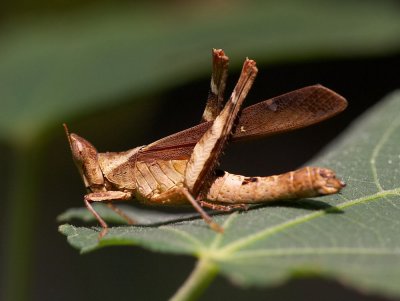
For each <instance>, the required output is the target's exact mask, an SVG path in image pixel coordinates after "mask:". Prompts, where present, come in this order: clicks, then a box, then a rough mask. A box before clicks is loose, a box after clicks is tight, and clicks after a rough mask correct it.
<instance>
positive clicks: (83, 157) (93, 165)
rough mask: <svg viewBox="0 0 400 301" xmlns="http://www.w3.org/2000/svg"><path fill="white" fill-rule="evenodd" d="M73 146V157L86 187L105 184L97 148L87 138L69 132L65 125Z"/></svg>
mask: <svg viewBox="0 0 400 301" xmlns="http://www.w3.org/2000/svg"><path fill="white" fill-rule="evenodd" d="M64 127H65V130H66V133H67V137H68V141H69V144H70V147H71V152H72V157H73V159H74V162H75V165H76V166H77V168H78V170H79V173H80V174H81V176H82V179H83V181H84V183H85V186H86V188H93V187H95V186H99V185H103V184H104V178H103V173H102V171H101V169H100V165H99V162H98V158H97V157H98V153H97V150H96V148H95V147H94V146H93V145H92V144H91V143H90V142H89V141H87V140H86V139H84V138H82V137H80V136H78V135H76V134H73V133H71V134H70V133H69V132H68V129H67V128H66V126H65V125H64Z"/></svg>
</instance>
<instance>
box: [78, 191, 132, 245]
mask: <svg viewBox="0 0 400 301" xmlns="http://www.w3.org/2000/svg"><path fill="white" fill-rule="evenodd" d="M131 198H132V194H131V193H130V192H123V191H104V192H92V193H89V194H87V195H85V197H84V202H85V206H86V208H87V209H88V210H89V211H90V212H91V213H92V214H93V215H94V217H95V218H96V219H97V221H98V222H99V223H100V225H101V227H102V228H103V229H102V230H101V232H100V234H99V238H102V237H104V235H106V234H107V232H108V225H107V223H106V222H105V221H104V220H103V218H102V217H101V216H100V215H99V214H98V213H97V212H96V210H95V209H94V208H93V206H92V203H94V202H111V201H127V200H130V199H131ZM107 205H108V207H109V208H111V209H112V210H114V211H115V212H116V213H117V214H119V215H120V216H121V217H122V218H124V219H125V220H127V221H128V223H134V221H133V220H132V219H131V218H129V217H128V216H127V215H126V214H125V213H124V212H123V211H122V210H121V209H119V208H117V207H115V206H114V205H113V204H111V203H108V204H107Z"/></svg>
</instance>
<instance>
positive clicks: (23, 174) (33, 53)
mask: <svg viewBox="0 0 400 301" xmlns="http://www.w3.org/2000/svg"><path fill="white" fill-rule="evenodd" d="M211 48H223V49H224V50H225V51H226V53H227V54H228V55H229V56H230V58H231V77H230V81H229V83H230V87H232V86H233V84H234V81H235V78H236V77H235V76H237V72H238V70H239V68H240V65H241V63H242V62H243V59H244V58H245V57H246V56H248V57H250V58H253V59H255V60H256V61H257V62H258V65H259V69H260V74H259V77H258V79H257V81H256V83H255V87H254V89H253V91H252V92H251V93H250V95H249V101H248V102H247V103H248V104H250V103H252V102H253V103H254V102H256V101H259V100H262V99H265V98H268V97H272V96H274V95H277V94H280V93H284V92H287V91H289V90H292V89H296V88H300V87H302V86H305V85H310V84H315V83H321V84H324V85H326V86H328V87H329V88H332V89H334V90H336V91H337V92H339V93H340V94H342V95H344V96H345V97H346V98H348V100H349V102H350V107H349V110H348V111H347V112H346V113H345V114H343V115H342V116H340V117H339V118H336V119H335V120H333V121H329V122H326V123H324V124H322V125H320V126H317V127H315V128H313V129H311V130H310V129H305V130H302V131H300V132H298V133H293V134H288V135H285V136H283V137H276V138H272V139H268V141H255V142H251V143H249V144H246V145H235V146H232V147H230V148H229V151H228V152H227V155H226V157H224V160H223V166H224V167H225V168H226V169H229V170H230V171H233V172H241V173H245V174H252V175H255V174H269V173H276V172H281V171H285V170H288V169H290V168H294V167H296V166H298V165H301V164H303V163H304V162H305V161H306V160H307V159H309V158H311V157H312V155H313V154H315V153H316V152H317V151H319V150H320V149H321V148H322V147H323V145H324V144H326V143H327V142H329V141H330V140H331V139H332V138H334V137H335V136H336V135H338V134H339V133H340V131H341V130H343V129H344V128H345V127H346V125H348V124H349V123H350V122H351V120H353V119H354V118H355V117H356V116H357V115H359V114H360V113H362V112H363V111H364V110H365V109H366V108H367V107H368V106H370V105H372V104H373V103H374V102H376V101H378V100H379V99H380V98H381V97H383V96H384V95H385V94H387V93H389V92H390V91H392V90H393V89H395V88H398V87H399V77H398V70H399V67H400V66H399V65H400V64H399V62H400V55H399V50H400V5H399V3H398V2H397V1H389V0H382V1H372V0H364V1H361V0H360V1H356V0H348V1H344V0H343V1H339V0H335V1H333V0H331V1H330V0H324V1H317V0H314V1H313V0H283V1H241V0H234V1H151V2H150V1H106V0H103V1H22V0H21V1H2V2H1V3H0V104H1V108H0V152H1V157H0V160H1V167H2V168H1V170H2V173H1V174H0V183H1V185H2V186H1V191H2V192H3V193H2V194H1V199H2V204H3V207H2V208H3V210H1V212H0V226H1V238H0V245H1V253H0V255H1V260H2V261H1V267H2V268H1V272H2V274H1V282H0V291H1V292H2V294H3V299H2V300H27V299H31V300H54V299H57V300H70V299H75V300H85V299H101V300H107V299H111V298H119V299H122V300H125V299H128V298H137V299H143V298H147V299H154V300H157V299H159V300H162V299H165V298H166V297H168V296H170V295H172V293H173V292H174V291H175V290H176V289H177V287H179V285H180V284H181V283H182V282H183V280H184V279H185V277H186V276H187V275H188V274H189V271H190V270H191V268H192V266H193V262H194V260H193V259H192V258H185V257H178V256H168V255H160V254H151V253H149V252H147V251H143V250H141V249H138V248H126V249H124V248H121V249H107V250H102V251H99V252H95V253H93V254H90V255H85V256H80V255H79V254H77V252H76V251H75V250H72V249H71V248H70V247H69V245H67V244H66V243H65V240H64V237H62V236H61V235H59V234H58V233H57V225H56V222H55V218H56V216H57V215H58V214H59V213H61V212H62V211H64V210H65V209H67V208H69V207H77V206H81V205H82V195H83V193H84V191H83V189H82V184H81V183H80V178H79V176H78V174H77V173H76V171H75V167H74V166H73V163H72V161H71V157H70V153H69V149H68V146H67V143H66V141H65V137H64V133H63V131H62V127H61V124H62V123H63V122H67V123H68V124H69V126H70V128H71V130H73V131H76V132H78V133H80V134H81V135H82V136H84V137H86V138H88V139H89V140H90V141H91V142H93V144H94V145H96V146H97V147H98V149H99V150H101V151H106V150H124V149H127V148H131V147H133V146H137V145H141V144H146V143H149V142H151V141H153V140H155V139H158V138H161V137H163V136H165V135H168V134H171V133H173V132H175V131H178V130H181V129H184V128H186V127H188V126H192V125H194V124H196V123H197V122H198V121H199V119H200V118H199V117H200V115H201V112H202V109H203V106H204V101H205V99H206V96H207V92H208V83H209V75H210V70H211V61H210V58H211V55H210V54H211ZM246 152H247V153H249V152H250V154H251V155H250V156H246V160H244V159H243V153H246ZM257 158H258V159H257ZM271 158H272V159H271ZM155 287H157V289H154V288H155ZM327 292H334V294H329V293H328V294H327ZM322 293H323V294H324V295H325V294H326V295H325V299H327V300H329V298H333V297H335V299H337V298H342V299H343V298H348V299H352V300H357V299H366V300H367V299H368V300H372V299H378V297H372V296H368V297H367V296H363V295H361V294H360V293H357V292H354V291H352V290H350V289H347V288H344V287H342V286H340V285H339V284H337V283H333V282H330V281H328V280H324V281H322V280H315V279H308V280H296V281H295V280H292V281H290V282H289V284H288V285H287V286H286V287H281V288H274V289H263V290H261V289H257V290H243V289H239V288H236V287H235V286H233V285H232V284H230V283H227V282H226V281H225V280H223V279H218V280H217V281H216V283H215V284H213V285H212V287H211V289H210V290H209V291H208V292H207V294H206V296H205V297H204V300H206V299H207V300H218V299H220V298H221V297H224V298H230V299H231V300H240V299H243V298H253V299H254V298H260V299H261V298H263V299H264V298H270V299H271V298H272V299H274V300H286V299H289V298H293V297H294V296H296V298H299V297H300V296H301V295H302V294H304V295H305V297H307V299H310V298H311V299H313V298H314V299H315V300H317V299H320V295H319V294H322ZM332 300H334V299H332Z"/></svg>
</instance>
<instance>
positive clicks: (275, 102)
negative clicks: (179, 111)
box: [139, 85, 347, 160]
mask: <svg viewBox="0 0 400 301" xmlns="http://www.w3.org/2000/svg"><path fill="white" fill-rule="evenodd" d="M346 107H347V101H346V100H345V99H344V98H343V97H342V96H340V95H339V94H337V93H335V92H333V91H332V90H329V89H328V88H325V87H324V86H321V85H314V86H309V87H305V88H301V89H298V90H295V91H292V92H289V93H286V94H283V95H280V96H277V97H274V98H271V99H268V100H265V101H262V102H259V103H257V104H255V105H252V106H249V107H247V108H245V109H243V111H242V113H241V115H240V118H239V123H238V126H237V127H236V130H235V132H234V134H233V137H232V141H241V140H246V139H253V138H260V137H266V136H271V135H274V134H279V133H283V132H288V131H292V130H296V129H299V128H303V127H306V126H309V125H312V124H316V123H319V122H321V121H323V120H326V119H328V118H331V117H333V116H335V115H337V114H338V113H340V112H342V111H343V110H344V109H345V108H346ZM211 125H212V121H210V122H204V123H201V124H199V125H196V126H194V127H192V128H189V129H186V130H184V131H181V132H178V133H175V134H173V135H170V136H168V137H165V138H163V139H160V140H158V141H156V142H153V143H152V144H149V145H147V146H146V147H145V148H143V149H142V150H141V152H140V155H139V160H152V159H155V160H157V159H163V160H171V159H176V160H178V159H188V158H189V157H190V155H191V153H192V150H193V147H194V146H195V145H196V143H197V141H199V139H200V138H201V136H202V135H203V134H204V133H205V132H206V131H207V129H208V128H209V127H210V126H211Z"/></svg>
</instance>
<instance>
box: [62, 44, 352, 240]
mask: <svg viewBox="0 0 400 301" xmlns="http://www.w3.org/2000/svg"><path fill="white" fill-rule="evenodd" d="M212 55H213V64H212V65H213V68H212V76H211V91H210V93H209V96H208V100H207V104H206V108H205V110H204V113H203V117H202V122H201V123H200V124H198V125H197V126H194V127H192V128H189V129H186V130H184V131H182V132H179V133H176V134H173V135H171V136H168V137H166V138H163V139H161V140H158V141H156V142H153V143H151V144H149V145H146V146H140V147H136V148H133V149H131V150H128V151H124V152H106V153H98V152H97V150H96V149H95V148H94V146H93V145H92V144H90V143H89V142H88V141H86V140H85V139H83V138H82V137H79V136H78V135H76V134H73V133H69V132H68V129H67V127H66V125H64V128H65V131H66V134H67V137H68V140H69V144H70V147H71V151H72V156H73V159H74V161H75V164H76V166H77V167H78V170H79V173H80V175H81V177H82V179H83V182H84V184H85V187H86V189H87V192H88V193H87V194H86V195H85V197H84V203H85V205H86V207H87V209H89V211H90V212H91V213H92V214H93V215H94V216H95V217H96V219H97V220H98V222H99V223H100V225H101V226H102V231H101V232H100V234H99V238H102V237H103V236H104V235H105V234H106V233H107V231H108V226H107V224H106V222H105V221H104V220H103V219H102V218H101V216H100V215H99V214H98V213H97V212H96V211H95V209H94V208H93V207H92V203H94V202H105V203H107V205H108V206H109V207H110V208H111V209H113V210H114V211H115V212H117V213H118V214H119V215H121V216H122V217H123V218H125V219H126V220H127V221H128V222H129V223H130V224H132V223H134V221H133V220H131V219H130V218H129V217H128V216H127V215H126V214H124V212H123V211H122V210H120V209H118V208H117V207H115V206H114V205H113V204H112V202H113V201H127V200H131V199H136V200H138V201H140V202H143V203H145V204H150V205H163V206H166V205H173V206H175V205H184V204H191V205H192V206H193V207H194V208H195V209H196V210H197V211H198V212H199V213H200V215H201V217H202V218H203V219H204V221H205V222H206V223H207V224H209V226H210V227H211V228H212V229H213V230H215V231H218V232H223V229H222V227H221V226H219V225H218V224H217V223H216V222H214V221H213V219H212V218H211V217H210V216H209V215H208V214H207V213H206V212H205V211H204V210H203V208H202V207H207V208H211V209H213V210H219V211H230V210H233V209H245V208H246V207H247V206H248V204H254V203H263V202H267V201H271V200H282V199H296V198H303V197H314V196H319V195H326V194H333V193H337V192H339V191H340V190H341V189H342V188H343V187H344V186H345V184H344V183H343V182H342V181H341V180H339V179H337V178H336V176H335V173H334V172H333V171H332V170H330V169H327V168H321V167H304V168H301V169H298V170H295V171H291V172H288V173H284V174H281V175H275V176H268V177H246V176H242V175H234V174H230V173H228V172H225V171H219V170H217V169H216V167H217V165H218V161H219V158H220V156H221V154H222V151H223V149H224V147H225V146H226V144H227V142H228V141H229V140H230V139H231V140H233V141H238V140H245V139H248V138H254V137H261V136H268V135H272V134H277V133H281V132H287V131H290V130H293V129H298V128H302V127H305V126H308V125H311V124H315V123H318V122H320V121H322V120H325V119H327V118H330V117H332V116H334V115H336V114H338V113H339V112H341V111H343V110H344V109H345V108H346V106H347V101H346V100H345V99H344V98H343V97H341V96H340V95H338V94H336V93H335V92H333V91H331V90H329V89H327V88H325V87H323V86H320V85H314V86H309V87H305V88H302V89H299V90H295V91H293V92H290V93H287V94H284V95H281V96H278V97H275V98H272V99H269V100H265V101H262V102H260V103H257V104H255V105H252V106H249V107H247V108H245V109H244V110H243V111H242V112H241V113H240V109H241V106H242V103H243V101H244V99H245V97H246V95H247V93H248V91H249V90H250V88H251V86H252V84H253V81H254V79H255V77H256V74H257V67H256V63H255V61H253V60H250V59H246V60H245V62H244V64H243V68H242V72H241V74H240V77H239V80H238V82H237V84H236V86H235V88H234V90H233V92H232V94H231V96H230V98H229V100H228V101H227V102H226V103H225V104H224V99H223V94H224V92H225V86H226V78H227V72H228V62H229V59H228V57H227V56H226V55H225V53H224V52H223V51H222V50H220V49H219V50H216V49H214V50H213V52H212Z"/></svg>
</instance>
